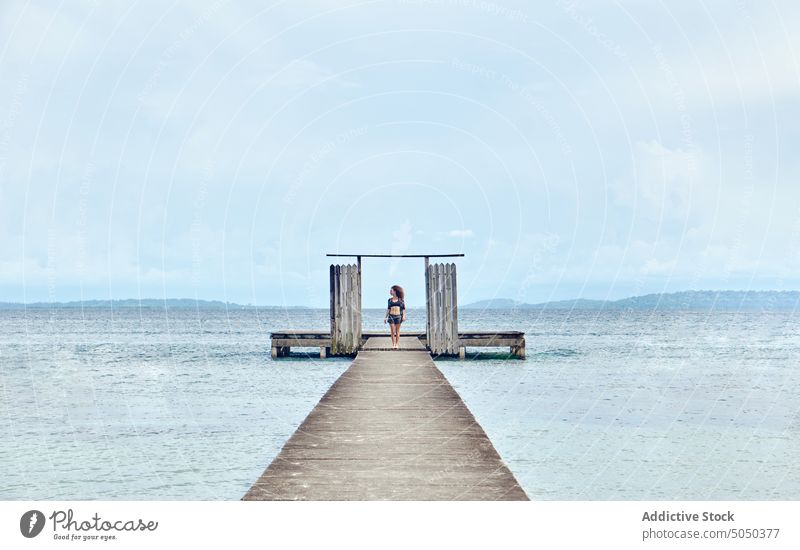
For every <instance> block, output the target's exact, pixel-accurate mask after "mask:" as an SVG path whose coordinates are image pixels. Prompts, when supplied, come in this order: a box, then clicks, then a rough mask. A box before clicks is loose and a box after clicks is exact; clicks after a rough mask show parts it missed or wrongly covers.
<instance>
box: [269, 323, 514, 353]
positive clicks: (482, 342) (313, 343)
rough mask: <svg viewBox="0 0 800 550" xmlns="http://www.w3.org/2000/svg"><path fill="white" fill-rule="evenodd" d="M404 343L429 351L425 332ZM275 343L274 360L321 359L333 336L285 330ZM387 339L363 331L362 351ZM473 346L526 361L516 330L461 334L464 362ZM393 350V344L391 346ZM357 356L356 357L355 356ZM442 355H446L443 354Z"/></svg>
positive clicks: (412, 334) (408, 334)
mask: <svg viewBox="0 0 800 550" xmlns="http://www.w3.org/2000/svg"><path fill="white" fill-rule="evenodd" d="M403 335H404V336H403V338H402V340H403V341H406V337H408V340H407V341H409V342H410V341H412V340H413V339H416V340H418V341H419V343H420V344H421V345H422V349H428V340H427V336H426V333H424V332H413V331H407V332H403ZM270 337H271V340H272V357H273V359H274V358H277V357H287V356H288V355H289V353H290V352H291V349H292V348H319V356H320V358H325V357H327V356H328V355H330V354H331V333H330V332H329V331H321V330H283V331H279V332H273V333H271V335H270ZM380 337H386V332H363V333H362V334H361V337H360V338H361V340H360V341H361V343H360V345H359V347H358V349H359V350H361V349H366V348H365V346H366V345H367V344H368V342H369V341H370V340H372V339H373V338H380ZM472 347H508V348H509V350H510V352H511V354H512V355H513V356H515V357H519V358H523V359H524V358H525V333H524V332H520V331H516V330H495V331H480V330H474V331H467V332H459V333H458V345H457V346H456V348H457V353H458V357H459V358H461V359H464V357H465V356H466V352H467V348H472ZM389 348H391V344H390V346H389ZM352 355H355V354H352ZM440 355H447V354H446V353H442V354H440Z"/></svg>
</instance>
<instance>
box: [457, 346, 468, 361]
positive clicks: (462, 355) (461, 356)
mask: <svg viewBox="0 0 800 550" xmlns="http://www.w3.org/2000/svg"><path fill="white" fill-rule="evenodd" d="M458 358H459V359H462V360H463V359H466V358H467V348H466V347H464V346H459V348H458Z"/></svg>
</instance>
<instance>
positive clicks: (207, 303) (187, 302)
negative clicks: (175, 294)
mask: <svg viewBox="0 0 800 550" xmlns="http://www.w3.org/2000/svg"><path fill="white" fill-rule="evenodd" d="M165 307H166V308H174V309H308V308H305V307H303V306H253V305H241V304H236V303H233V302H221V301H219V300H195V299H192V298H168V299H158V298H143V299H141V300H139V299H136V298H129V299H126V300H82V301H73V302H34V303H30V304H23V303H17V302H0V309H23V308H24V309H62V308H63V309H68V308H114V309H117V308H119V309H130V308H165Z"/></svg>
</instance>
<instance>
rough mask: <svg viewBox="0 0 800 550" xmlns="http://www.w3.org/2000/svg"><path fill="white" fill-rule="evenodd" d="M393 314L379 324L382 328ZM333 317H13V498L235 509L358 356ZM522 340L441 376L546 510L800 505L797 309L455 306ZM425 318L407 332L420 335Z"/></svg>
mask: <svg viewBox="0 0 800 550" xmlns="http://www.w3.org/2000/svg"><path fill="white" fill-rule="evenodd" d="M381 315H382V311H367V312H366V313H365V327H364V328H365V329H367V330H383V329H384V325H383V324H382V323H381ZM327 316H328V312H327V310H325V311H320V310H294V311H288V312H285V311H270V310H236V311H228V312H225V311H218V310H200V311H196V310H187V309H182V310H181V309H178V310H168V311H164V310H159V309H143V310H130V309H126V310H118V311H113V312H112V311H110V310H96V309H93V310H85V311H84V312H81V311H80V310H74V309H62V310H55V311H49V310H29V311H27V312H25V311H0V388H1V389H2V394H1V395H0V397H1V398H2V401H1V402H0V403H1V404H2V406H1V407H0V420H2V422H1V423H0V441H2V443H1V444H0V468H1V469H2V471H3V472H4V476H3V481H2V486H0V499H32V500H35V499H119V500H138V499H142V500H162V499H163V500H213V499H223V500H228V499H234V500H235V499H239V498H240V497H241V496H242V495H243V494H244V492H246V490H247V489H248V488H249V487H250V485H251V484H252V482H253V481H254V480H255V479H256V478H257V477H258V476H259V475H260V474H261V472H262V471H263V469H264V468H265V467H266V466H267V464H268V463H269V462H270V461H271V460H272V458H273V457H274V456H275V455H276V454H277V452H278V451H279V450H280V448H281V446H282V445H283V443H284V442H285V440H286V439H287V438H288V437H289V435H290V434H291V433H292V432H293V431H294V430H295V429H296V428H297V426H298V425H299V424H300V422H301V421H302V420H303V418H304V417H305V416H306V414H308V412H309V411H310V410H311V409H312V408H313V406H314V405H315V404H316V402H317V401H318V400H319V398H320V397H321V396H322V394H323V393H324V392H325V391H326V390H327V388H328V387H329V386H330V384H331V383H332V382H333V381H334V380H335V379H336V378H337V377H338V376H339V375H340V374H341V373H342V372H343V371H344V369H346V368H347V366H348V364H349V361H348V360H347V359H327V360H322V361H320V360H319V359H316V358H313V357H310V358H309V357H303V356H302V355H301V354H297V355H295V356H293V357H290V358H283V359H279V360H277V361H272V360H271V358H270V354H269V332H270V331H271V330H279V329H286V328H301V329H302V328H305V329H308V328H317V329H323V328H325V327H326V323H327V322H328V319H327ZM459 322H460V326H461V328H462V329H464V330H468V329H498V330H499V329H516V330H524V331H526V333H527V354H528V358H527V359H526V360H525V361H520V360H515V359H509V358H507V356H506V355H505V354H504V353H494V354H483V355H481V357H480V358H476V359H473V360H469V361H463V362H460V361H453V360H441V361H437V365H438V366H439V367H440V368H441V369H442V371H443V372H444V373H445V375H446V376H447V378H448V379H449V380H450V381H451V383H452V384H453V386H454V387H455V388H456V390H457V391H458V392H459V393H460V394H461V395H462V397H463V398H464V400H465V402H466V403H467V405H468V406H469V407H470V409H471V410H472V411H473V413H474V414H475V416H476V418H477V419H478V421H479V422H480V423H481V424H482V425H483V427H484V428H485V429H486V431H487V433H488V434H489V436H490V437H491V439H492V441H493V442H494V444H495V446H496V447H497V450H498V452H499V453H500V454H501V456H502V457H503V458H504V460H505V461H506V463H507V464H508V465H509V467H510V468H511V470H512V471H513V472H514V473H515V475H516V476H517V478H518V479H519V481H520V483H521V484H522V485H523V487H524V488H525V490H526V492H527V493H528V494H529V495H530V496H531V498H534V499H550V500H571V499H590V500H594V499H655V500H661V499H704V500H705V499H709V500H727V499H731V500H761V499H764V500H770V499H782V500H783V499H789V500H796V499H798V498H800V467H798V465H797V464H798V462H799V461H798V460H797V457H798V456H800V372H798V364H797V359H798V357H800V354H799V353H798V352H799V351H800V335H798V323H797V316H796V315H792V314H791V313H752V312H748V313H686V312H667V313H648V312H631V313H625V312H606V313H598V312H572V313H570V312H550V313H546V314H541V313H539V312H535V311H527V312H526V311H486V312H479V311H469V310H462V311H460V312H459ZM423 325H424V317H423V312H419V311H413V310H412V311H410V312H409V322H408V323H407V324H406V325H404V328H406V329H421V328H422V327H423Z"/></svg>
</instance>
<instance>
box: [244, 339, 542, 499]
mask: <svg viewBox="0 0 800 550" xmlns="http://www.w3.org/2000/svg"><path fill="white" fill-rule="evenodd" d="M376 340H377V339H376ZM386 340H387V342H385V344H387V345H390V342H389V341H388V338H386ZM414 340H415V341H416V344H415V343H414ZM382 344H383V342H381V341H375V342H374V345H375V347H378V348H380V347H382ZM418 344H419V340H418V338H414V337H411V338H408V341H406V339H405V338H401V345H405V346H407V347H408V346H416V345H418ZM242 500H528V497H527V496H526V494H525V492H524V491H523V490H522V488H521V487H520V485H519V483H518V482H517V480H516V479H515V477H514V475H513V474H512V473H511V471H510V470H509V469H508V468H507V467H506V465H505V464H504V463H503V461H502V459H501V458H500V456H499V455H498V454H497V451H496V450H495V448H494V446H493V445H492V442H491V441H490V440H489V438H488V437H487V435H486V433H485V432H484V431H483V428H481V426H480V425H479V424H478V422H477V421H476V420H475V417H474V416H473V415H472V413H471V412H470V410H469V409H468V408H467V406H466V405H465V404H464V402H463V401H462V400H461V398H460V397H459V395H458V393H456V391H455V390H454V389H453V387H452V386H451V385H450V383H449V382H448V381H447V379H446V378H445V377H444V375H443V374H442V373H441V372H440V371H439V369H437V368H436V365H435V364H434V362H433V360H432V359H431V357H430V354H429V353H428V352H427V351H424V348H423V349H420V350H419V351H415V350H413V349H403V350H399V351H398V350H392V351H370V350H368V349H364V350H362V351H360V352H359V353H358V355H357V356H356V358H355V359H354V360H353V363H352V364H351V365H350V367H349V368H348V369H347V370H346V371H345V372H344V373H343V374H342V376H341V377H340V378H339V379H338V380H337V381H336V382H334V384H333V385H332V386H331V387H330V389H329V390H328V391H327V393H326V394H325V395H324V396H323V397H322V399H321V400H320V402H319V403H318V404H317V406H316V407H315V408H314V409H313V410H312V411H311V413H309V415H308V416H307V417H306V419H305V420H304V421H303V423H302V424H301V425H300V427H299V428H298V429H297V431H295V433H294V434H293V435H292V436H291V437H290V438H289V440H288V441H287V442H286V444H285V445H284V447H283V449H282V450H281V451H280V453H279V454H278V456H277V457H276V458H275V460H273V462H272V463H271V464H270V465H269V466H268V467H267V469H266V470H265V471H264V473H263V474H262V475H261V476H260V477H259V479H258V480H257V481H256V482H255V484H254V485H253V486H252V487H251V488H250V490H249V491H248V492H247V494H245V496H244V497H243V498H242Z"/></svg>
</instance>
